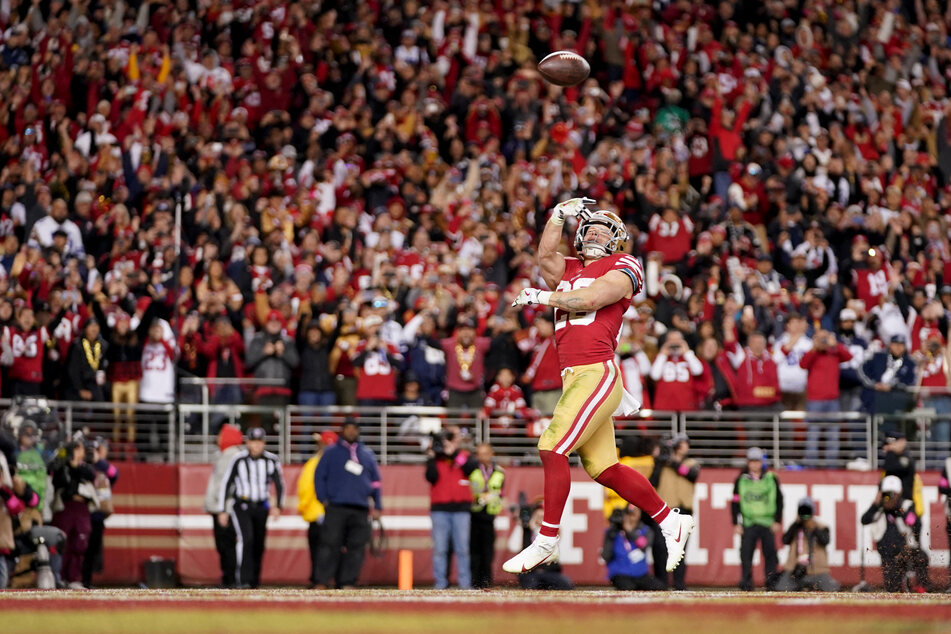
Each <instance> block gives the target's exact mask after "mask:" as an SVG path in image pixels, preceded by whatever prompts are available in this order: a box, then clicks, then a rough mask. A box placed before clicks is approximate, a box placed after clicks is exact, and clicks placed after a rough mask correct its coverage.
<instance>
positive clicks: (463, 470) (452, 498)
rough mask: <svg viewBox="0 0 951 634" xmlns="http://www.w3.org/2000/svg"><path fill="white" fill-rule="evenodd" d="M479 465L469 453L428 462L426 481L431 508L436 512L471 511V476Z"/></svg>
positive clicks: (442, 457)
mask: <svg viewBox="0 0 951 634" xmlns="http://www.w3.org/2000/svg"><path fill="white" fill-rule="evenodd" d="M476 466H477V463H476V460H475V458H474V457H473V456H471V455H470V454H469V452H468V451H457V452H456V454H455V455H454V456H453V457H452V458H449V457H446V456H440V457H439V458H430V459H429V460H428V461H426V480H427V481H428V482H429V483H430V484H431V485H432V488H431V489H430V491H429V503H430V507H431V508H432V510H434V511H466V512H468V511H469V506H470V505H471V504H472V489H471V488H469V474H470V473H472V471H473V470H474V469H475V468H476Z"/></svg>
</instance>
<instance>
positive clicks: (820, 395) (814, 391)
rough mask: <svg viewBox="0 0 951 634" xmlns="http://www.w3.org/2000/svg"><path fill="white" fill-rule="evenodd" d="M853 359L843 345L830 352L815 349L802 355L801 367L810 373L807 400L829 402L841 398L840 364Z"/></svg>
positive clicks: (807, 382)
mask: <svg viewBox="0 0 951 634" xmlns="http://www.w3.org/2000/svg"><path fill="white" fill-rule="evenodd" d="M851 358H852V353H851V352H849V350H848V348H846V347H845V346H843V345H842V344H841V343H839V344H836V347H835V348H832V349H828V350H816V349H815V348H813V349H812V350H810V351H809V352H807V353H806V354H804V355H802V359H800V361H799V365H800V366H801V367H803V368H805V369H806V370H808V371H809V378H808V379H807V381H806V400H809V401H828V400H831V399H834V398H839V364H840V363H843V362H845V361H849V360H850V359H851Z"/></svg>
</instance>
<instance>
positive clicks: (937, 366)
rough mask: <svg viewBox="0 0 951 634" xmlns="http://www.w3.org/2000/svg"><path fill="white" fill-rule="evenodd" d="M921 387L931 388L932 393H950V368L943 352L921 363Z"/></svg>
mask: <svg viewBox="0 0 951 634" xmlns="http://www.w3.org/2000/svg"><path fill="white" fill-rule="evenodd" d="M921 387H923V388H931V389H930V390H929V392H930V393H931V394H947V393H948V369H947V368H946V367H945V361H944V355H943V354H939V355H937V356H936V357H935V358H933V359H931V360H930V361H925V362H922V363H921ZM929 395H930V394H929Z"/></svg>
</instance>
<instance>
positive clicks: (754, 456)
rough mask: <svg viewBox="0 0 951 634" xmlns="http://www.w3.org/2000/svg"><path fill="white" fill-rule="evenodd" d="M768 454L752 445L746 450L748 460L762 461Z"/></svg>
mask: <svg viewBox="0 0 951 634" xmlns="http://www.w3.org/2000/svg"><path fill="white" fill-rule="evenodd" d="M765 455H766V454H765V453H763V450H762V449H760V448H759V447H750V448H749V449H747V450H746V459H747V460H748V461H751V462H752V461H762V460H763V457H764V456H765Z"/></svg>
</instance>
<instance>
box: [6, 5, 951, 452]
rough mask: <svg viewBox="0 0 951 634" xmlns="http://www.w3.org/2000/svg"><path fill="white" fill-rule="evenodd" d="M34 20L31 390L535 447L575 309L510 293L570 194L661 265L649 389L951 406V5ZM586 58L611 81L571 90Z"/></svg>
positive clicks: (14, 44)
mask: <svg viewBox="0 0 951 634" xmlns="http://www.w3.org/2000/svg"><path fill="white" fill-rule="evenodd" d="M0 23H2V25H3V29H2V44H0V47H2V48H0V70H2V72H0V251H2V254H0V325H2V326H3V327H4V330H3V339H2V342H3V355H2V358H0V365H2V367H3V370H4V376H3V383H2V390H3V393H4V394H6V395H12V394H45V395H47V396H51V397H61V398H68V399H73V400H116V401H131V402H136V401H142V402H156V403H163V402H172V401H174V400H175V399H176V398H177V397H181V398H189V397H188V395H187V394H184V393H182V391H181V390H180V391H178V392H177V391H176V386H175V377H176V367H177V374H178V375H179V376H181V375H185V376H190V375H191V376H199V377H205V376H207V377H213V378H219V379H221V378H240V377H244V376H247V377H255V378H258V379H270V380H271V384H269V385H266V386H265V385H262V386H258V387H257V388H256V389H255V393H254V394H253V395H252V396H253V398H254V399H255V402H258V403H267V404H276V405H280V404H286V403H302V404H309V405H327V404H335V403H336V404H357V403H359V404H364V405H385V404H391V403H397V402H401V403H413V404H418V403H422V404H438V405H442V404H447V403H448V404H449V405H451V406H460V407H470V408H473V409H478V408H485V409H486V410H488V411H491V410H499V409H503V410H506V411H507V412H509V413H510V416H509V417H503V418H502V419H500V422H499V425H500V427H501V428H503V429H504V428H506V427H507V426H510V425H512V426H515V427H513V430H515V428H517V431H518V433H522V428H523V425H522V424H521V423H518V424H516V423H515V422H513V420H514V419H518V418H523V419H533V418H535V417H536V416H537V414H538V413H539V412H540V413H541V414H544V413H546V412H548V411H550V410H551V407H552V406H553V403H554V400H553V396H554V398H557V393H558V390H559V388H560V379H559V377H558V368H557V364H556V360H555V356H554V353H553V349H552V346H551V337H552V334H553V332H554V324H553V323H552V320H551V317H550V316H548V315H545V314H543V313H539V312H537V311H534V310H532V309H531V308H526V309H524V310H517V309H512V308H510V303H511V300H512V299H513V298H514V296H515V295H516V293H517V292H518V290H520V289H521V288H522V287H524V286H526V285H530V286H540V285H541V283H540V280H539V277H538V274H537V269H536V265H535V260H534V248H535V242H536V238H537V235H538V233H539V230H540V228H541V227H542V226H543V225H544V223H545V221H546V220H547V216H548V212H549V210H550V208H551V207H552V206H553V205H554V204H556V203H557V202H559V201H561V200H564V199H565V198H568V197H574V196H589V197H592V198H594V199H596V200H597V201H598V206H600V207H603V208H610V209H612V210H615V211H617V213H618V214H619V215H620V216H621V217H622V218H623V219H624V220H625V222H626V223H627V225H628V227H629V229H630V233H631V236H632V240H631V241H630V242H629V245H628V248H629V249H630V250H632V251H633V252H634V253H635V254H637V255H638V256H639V257H641V258H642V259H643V261H644V264H645V271H646V280H647V284H646V289H645V291H644V292H643V293H642V294H641V295H640V296H639V297H638V298H637V305H636V308H632V309H631V311H630V312H629V313H628V315H627V320H626V325H625V328H624V330H623V332H622V341H621V342H620V346H619V353H620V356H621V358H622V360H623V361H624V365H623V367H624V372H625V382H626V384H627V387H628V389H629V390H630V391H633V392H635V393H638V394H640V396H641V400H642V401H644V402H645V403H647V404H651V405H653V406H654V407H655V408H657V409H677V410H684V409H697V408H704V409H709V408H737V407H738V408H754V409H770V408H776V407H780V406H785V407H786V408H787V409H791V408H795V409H805V408H809V409H812V410H813V411H816V412H829V411H838V410H839V409H842V410H843V411H856V410H858V409H864V410H865V411H870V412H873V411H874V412H892V411H906V410H908V409H911V408H912V407H914V406H915V405H917V404H918V403H919V399H923V400H924V402H923V403H922V404H923V405H925V406H926V407H930V408H932V409H933V410H935V411H937V412H938V413H951V398H949V396H948V389H947V388H948V382H949V379H948V374H949V372H948V369H949V364H948V354H947V350H948V347H947V321H948V320H947V314H948V310H949V308H951V268H949V266H951V265H949V261H951V246H949V241H948V226H947V218H946V212H947V211H948V209H949V207H951V181H949V176H951V145H949V141H951V131H949V128H948V124H947V118H946V116H945V115H946V113H947V111H948V108H949V103H951V102H949V101H948V99H947V84H948V80H949V78H951V47H949V45H948V28H949V24H951V4H948V3H945V2H940V1H939V0H915V1H913V0H906V1H904V2H902V1H901V0H888V1H887V2H867V1H863V0H859V1H856V0H844V1H842V2H836V3H832V2H825V1H823V0H803V1H801V2H792V1H790V0H770V1H768V2H763V3H759V2H743V1H741V2H731V1H727V0H724V1H722V2H719V3H698V2H690V1H689V0H675V1H671V2H663V1H660V0H658V1H657V2H654V3H649V2H647V1H646V0H630V1H623V2H620V1H614V2H559V1H555V0H545V1H543V0H537V1H536V0H495V1H492V0H484V1H481V2H479V1H474V0H467V1H465V2H457V1H451V2H447V1H445V0H436V1H435V2H432V3H422V2H416V1H415V0H407V1H405V2H392V1H390V0H380V1H372V2H362V3H328V2H321V1H320V0H310V1H303V2H276V1H260V2H259V1H245V0H241V1H236V2H228V1H224V0H222V1H217V0H207V1H205V0H203V1H201V2H189V1H188V0H179V1H178V2H168V3H166V2H150V1H146V2H137V1H133V2H126V1H123V0H118V1H111V0H110V1H103V2H99V1H96V0H70V1H69V2H63V1H62V0H37V1H32V2H30V1H21V0H9V1H8V2H5V3H3V5H2V7H0ZM558 49H573V50H576V51H578V52H579V53H581V54H582V55H583V56H584V57H585V58H586V59H588V60H589V62H590V64H591V67H592V74H591V77H590V78H589V79H588V80H586V81H585V82H584V83H583V84H581V85H579V86H577V87H572V88H564V89H563V88H558V87H555V86H552V85H549V84H547V83H545V82H544V81H542V80H541V78H540V76H539V75H538V73H537V71H536V70H535V64H536V62H537V60H538V59H540V58H542V57H543V56H545V55H546V54H547V53H548V52H550V51H553V50H558ZM179 226H180V227H181V231H180V232H179V231H178V230H177V227H179ZM572 230H573V227H569V233H568V234H566V237H568V238H570V231H572ZM570 251H571V247H570V240H567V239H566V241H565V252H566V253H569V252H570ZM812 348H815V349H816V350H815V353H814V354H813V355H811V356H810V357H809V360H808V361H804V358H806V355H807V353H809V351H810V349H812ZM810 368H811V369H810ZM807 370H809V372H808V374H807ZM807 377H821V378H816V379H813V378H807ZM245 396H246V395H242V394H241V392H240V390H238V389H237V388H235V387H234V386H229V385H220V386H218V387H215V388H214V389H213V398H214V399H215V401H216V402H219V403H234V402H242V400H243V399H245ZM947 427H948V426H947V424H945V425H944V426H943V427H942V428H941V430H939V431H938V432H937V433H939V434H944V436H943V438H944V440H945V441H947V440H948V438H947V434H948V431H947ZM123 432H125V433H127V434H128V438H127V439H128V440H133V438H134V425H133V424H130V425H129V428H128V430H125V429H124V428H123V427H122V426H120V425H117V428H116V433H115V434H114V436H113V439H114V440H118V439H120V437H121V436H122V435H123Z"/></svg>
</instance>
